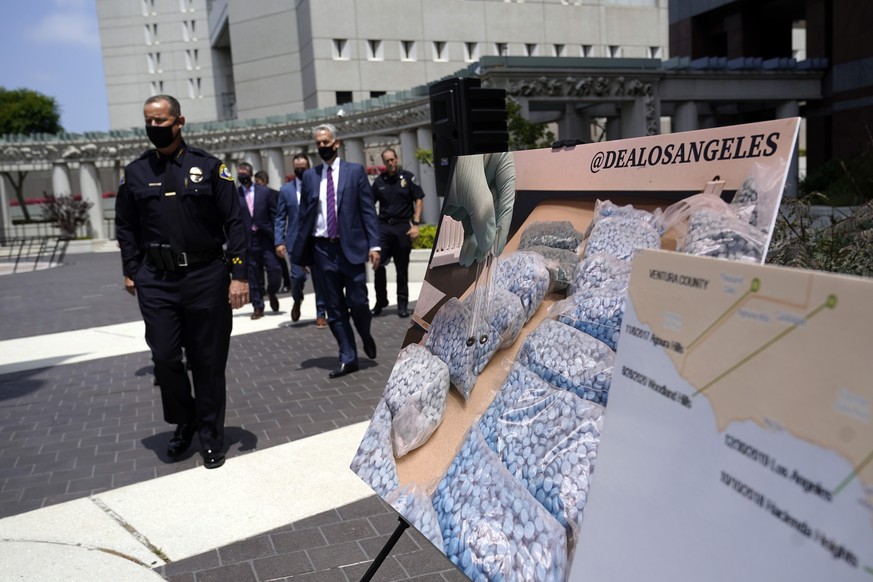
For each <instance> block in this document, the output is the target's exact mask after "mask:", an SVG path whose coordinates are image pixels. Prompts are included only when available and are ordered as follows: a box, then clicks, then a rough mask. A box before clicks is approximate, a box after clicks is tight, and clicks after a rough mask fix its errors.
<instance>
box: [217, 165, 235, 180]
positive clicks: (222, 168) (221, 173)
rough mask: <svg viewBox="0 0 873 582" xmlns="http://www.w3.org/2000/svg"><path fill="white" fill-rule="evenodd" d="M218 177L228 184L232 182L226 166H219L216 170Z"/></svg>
mask: <svg viewBox="0 0 873 582" xmlns="http://www.w3.org/2000/svg"><path fill="white" fill-rule="evenodd" d="M218 175H219V176H221V177H222V178H224V179H225V180H227V181H228V182H233V175H231V173H230V170H228V169H227V166H225V165H224V164H221V166H220V167H219V168H218Z"/></svg>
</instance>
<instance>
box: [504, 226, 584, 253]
mask: <svg viewBox="0 0 873 582" xmlns="http://www.w3.org/2000/svg"><path fill="white" fill-rule="evenodd" d="M581 242H582V235H581V234H580V233H579V231H578V230H576V227H575V226H573V223H572V222H570V221H568V220H550V221H543V222H532V223H531V224H530V225H528V227H527V228H525V229H524V232H522V233H521V238H520V239H519V241H518V250H520V251H521V250H526V249H529V248H531V247H550V248H553V249H564V250H568V251H571V252H574V253H575V252H576V251H577V250H578V248H579V243H581Z"/></svg>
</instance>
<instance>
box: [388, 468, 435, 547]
mask: <svg viewBox="0 0 873 582" xmlns="http://www.w3.org/2000/svg"><path fill="white" fill-rule="evenodd" d="M385 501H386V502H387V503H388V505H390V506H391V507H393V508H394V510H395V511H396V512H397V513H399V514H400V515H402V516H403V519H405V520H406V522H407V523H408V524H409V525H411V526H412V527H414V528H415V529H417V530H418V531H419V532H421V535H423V536H424V537H425V538H427V540H428V541H429V542H430V543H432V544H433V545H435V546H436V547H437V549H439V551H441V552H443V553H445V552H446V549H445V546H444V545H443V534H442V532H441V531H440V524H439V521H438V520H437V514H436V511H435V510H434V508H433V504H432V503H431V501H430V495H428V494H427V491H425V489H424V487H422V486H421V485H417V484H412V485H404V486H402V487H399V488H397V489H395V490H394V491H392V492H391V493H390V494H389V495H388V496H387V497H386V498H385Z"/></svg>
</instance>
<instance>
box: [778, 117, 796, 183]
mask: <svg viewBox="0 0 873 582" xmlns="http://www.w3.org/2000/svg"><path fill="white" fill-rule="evenodd" d="M799 115H800V107H798V105H797V101H785V102H783V103H780V104H779V105H777V106H776V117H777V118H778V119H785V118H787V117H798V116H799ZM799 139H800V136H799V135H798V140H799ZM799 148H800V144H799V143H798V142H797V141H795V143H794V153H793V154H792V155H791V162H790V163H789V165H788V177H787V178H786V180H785V192H784V193H783V196H795V197H796V196H797V182H798V181H799V180H800V151H799Z"/></svg>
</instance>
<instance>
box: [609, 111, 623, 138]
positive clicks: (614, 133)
mask: <svg viewBox="0 0 873 582" xmlns="http://www.w3.org/2000/svg"><path fill="white" fill-rule="evenodd" d="M622 137H623V136H622V134H621V118H620V117H607V118H606V139H608V140H610V141H611V140H614V139H621V138H622Z"/></svg>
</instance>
